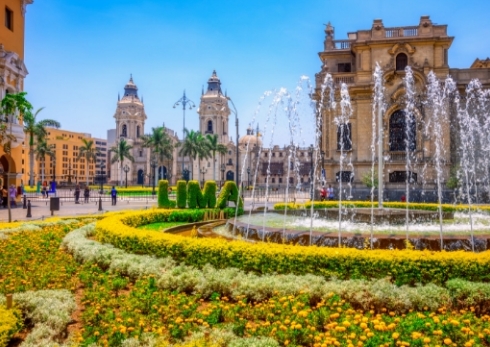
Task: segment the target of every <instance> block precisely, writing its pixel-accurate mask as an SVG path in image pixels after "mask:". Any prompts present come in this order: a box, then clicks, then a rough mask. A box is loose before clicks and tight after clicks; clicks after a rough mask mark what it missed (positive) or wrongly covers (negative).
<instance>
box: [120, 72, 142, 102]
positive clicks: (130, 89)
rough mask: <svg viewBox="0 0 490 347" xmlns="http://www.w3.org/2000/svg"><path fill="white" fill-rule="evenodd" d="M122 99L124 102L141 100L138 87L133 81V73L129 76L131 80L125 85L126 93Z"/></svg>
mask: <svg viewBox="0 0 490 347" xmlns="http://www.w3.org/2000/svg"><path fill="white" fill-rule="evenodd" d="M120 101H123V102H135V101H136V102H139V101H140V99H139V97H138V87H137V86H136V84H134V82H133V75H131V77H130V78H129V82H128V83H126V85H125V86H124V95H123V97H122V99H121V100H120Z"/></svg>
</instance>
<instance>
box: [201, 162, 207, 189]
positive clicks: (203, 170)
mask: <svg viewBox="0 0 490 347" xmlns="http://www.w3.org/2000/svg"><path fill="white" fill-rule="evenodd" d="M200 171H201V175H202V186H203V187H204V174H205V173H206V172H208V170H206V168H205V167H204V166H203V167H202V169H201V170H200Z"/></svg>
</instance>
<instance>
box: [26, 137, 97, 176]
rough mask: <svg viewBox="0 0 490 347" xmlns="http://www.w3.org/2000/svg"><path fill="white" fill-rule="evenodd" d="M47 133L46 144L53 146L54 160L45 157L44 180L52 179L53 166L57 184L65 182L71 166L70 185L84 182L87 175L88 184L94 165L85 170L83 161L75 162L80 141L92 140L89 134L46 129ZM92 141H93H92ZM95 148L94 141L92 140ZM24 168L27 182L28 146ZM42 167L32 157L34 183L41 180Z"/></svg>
mask: <svg viewBox="0 0 490 347" xmlns="http://www.w3.org/2000/svg"><path fill="white" fill-rule="evenodd" d="M46 129H47V132H48V136H47V142H48V144H54V145H55V146H56V148H55V153H56V154H55V159H51V158H50V157H46V166H45V169H44V180H45V181H48V182H50V181H51V180H52V177H53V166H52V165H53V164H54V165H55V166H56V169H55V176H56V182H57V183H58V184H60V183H63V182H67V181H68V175H69V174H70V171H69V166H70V164H71V168H72V170H71V175H72V179H71V181H72V183H75V182H82V183H83V182H86V178H87V174H88V176H89V182H92V181H93V177H94V173H95V163H89V170H88V172H87V170H86V163H85V160H84V159H80V160H78V161H77V160H76V158H77V157H78V154H79V147H80V146H82V145H83V142H82V139H92V138H91V136H90V134H85V133H77V132H73V131H68V130H63V129H54V128H46ZM92 140H94V139H92ZM94 147H95V140H94ZM24 162H25V165H24V168H25V170H24V171H25V172H24V175H23V180H24V182H25V183H26V185H27V183H28V182H29V176H28V173H29V167H30V166H29V162H30V161H29V146H26V147H25V150H24ZM41 171H42V166H41V162H40V161H38V160H36V158H35V156H34V173H35V174H36V176H35V179H36V182H37V181H40V180H41Z"/></svg>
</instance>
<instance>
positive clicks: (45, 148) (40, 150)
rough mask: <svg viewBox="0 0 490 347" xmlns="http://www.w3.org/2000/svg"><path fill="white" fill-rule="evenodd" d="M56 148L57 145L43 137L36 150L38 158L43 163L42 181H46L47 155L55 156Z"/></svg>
mask: <svg viewBox="0 0 490 347" xmlns="http://www.w3.org/2000/svg"><path fill="white" fill-rule="evenodd" d="M54 149H55V146H54V145H53V144H48V142H47V141H46V139H41V140H40V141H38V143H37V146H36V150H35V152H36V159H37V160H39V161H40V162H41V163H42V168H41V181H44V170H45V167H46V156H49V157H51V158H53V157H54V155H55V152H54Z"/></svg>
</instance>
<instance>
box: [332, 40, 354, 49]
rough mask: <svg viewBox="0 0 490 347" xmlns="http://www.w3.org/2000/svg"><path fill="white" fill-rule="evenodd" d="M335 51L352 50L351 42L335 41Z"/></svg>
mask: <svg viewBox="0 0 490 347" xmlns="http://www.w3.org/2000/svg"><path fill="white" fill-rule="evenodd" d="M333 44H334V47H335V49H350V45H351V41H349V40H334V41H333Z"/></svg>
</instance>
